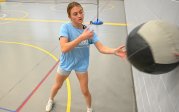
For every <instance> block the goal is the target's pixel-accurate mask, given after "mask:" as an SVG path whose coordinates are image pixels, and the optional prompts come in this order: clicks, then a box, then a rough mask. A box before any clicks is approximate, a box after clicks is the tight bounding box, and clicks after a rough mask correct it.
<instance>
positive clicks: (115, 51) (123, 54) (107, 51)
mask: <svg viewBox="0 0 179 112" xmlns="http://www.w3.org/2000/svg"><path fill="white" fill-rule="evenodd" d="M95 46H96V48H97V49H98V51H99V52H101V53H103V54H115V55H116V56H119V57H121V58H124V57H126V50H125V49H124V48H125V46H120V47H118V48H110V47H107V46H104V45H103V44H102V43H101V42H99V41H98V42H96V43H95Z"/></svg>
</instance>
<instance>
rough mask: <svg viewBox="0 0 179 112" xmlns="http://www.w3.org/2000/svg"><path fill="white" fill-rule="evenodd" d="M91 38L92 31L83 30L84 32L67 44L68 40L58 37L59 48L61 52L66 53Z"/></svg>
mask: <svg viewBox="0 0 179 112" xmlns="http://www.w3.org/2000/svg"><path fill="white" fill-rule="evenodd" d="M92 37H93V31H90V30H89V29H85V30H84V32H83V33H82V34H81V35H80V36H79V37H77V38H76V39H75V40H73V41H71V42H68V38H66V37H60V47H61V50H62V52H64V53H66V52H69V51H70V50H72V49H73V48H75V47H76V46H77V45H78V44H79V43H80V42H81V41H83V40H86V39H91V38H92Z"/></svg>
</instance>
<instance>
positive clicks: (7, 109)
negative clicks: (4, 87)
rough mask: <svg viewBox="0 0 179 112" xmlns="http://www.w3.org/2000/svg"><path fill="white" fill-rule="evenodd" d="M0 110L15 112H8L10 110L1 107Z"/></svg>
mask: <svg viewBox="0 0 179 112" xmlns="http://www.w3.org/2000/svg"><path fill="white" fill-rule="evenodd" d="M0 110H4V111H6V112H16V111H15V110H10V109H6V108H2V107H0Z"/></svg>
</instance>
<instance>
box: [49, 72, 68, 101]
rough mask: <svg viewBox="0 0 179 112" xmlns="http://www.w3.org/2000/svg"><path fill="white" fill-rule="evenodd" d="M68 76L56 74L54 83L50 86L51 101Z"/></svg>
mask: <svg viewBox="0 0 179 112" xmlns="http://www.w3.org/2000/svg"><path fill="white" fill-rule="evenodd" d="M68 76H69V75H60V74H59V73H57V74H56V77H55V83H54V84H53V86H52V89H51V94H50V99H51V100H54V97H55V96H56V94H57V92H58V90H59V89H60V88H61V87H62V85H63V82H64V81H65V80H66V78H67V77H68Z"/></svg>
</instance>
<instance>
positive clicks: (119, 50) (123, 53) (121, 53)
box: [114, 45, 126, 58]
mask: <svg viewBox="0 0 179 112" xmlns="http://www.w3.org/2000/svg"><path fill="white" fill-rule="evenodd" d="M114 54H115V55H116V56H119V57H121V58H125V57H126V49H125V46H124V45H123V46H120V47H118V48H116V49H114Z"/></svg>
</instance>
